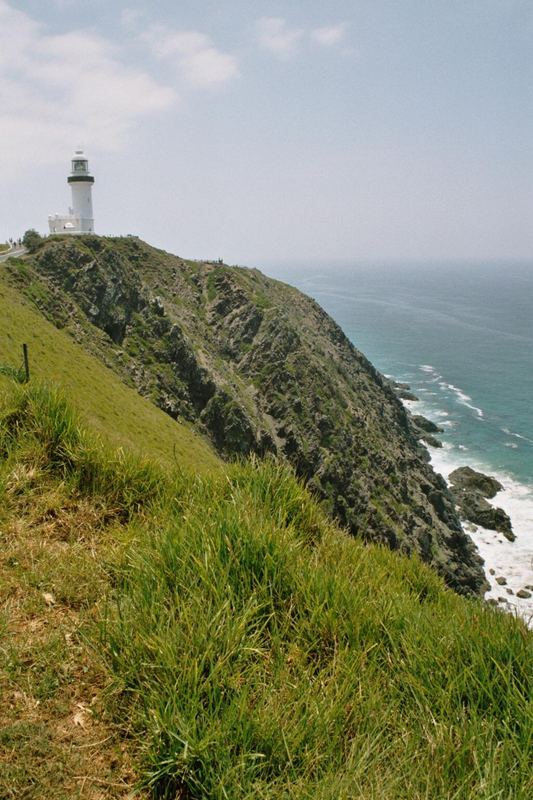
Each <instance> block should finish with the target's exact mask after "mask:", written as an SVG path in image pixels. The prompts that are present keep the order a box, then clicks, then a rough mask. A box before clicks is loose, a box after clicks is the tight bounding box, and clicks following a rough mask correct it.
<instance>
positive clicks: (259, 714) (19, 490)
mask: <svg viewBox="0 0 533 800" xmlns="http://www.w3.org/2000/svg"><path fill="white" fill-rule="evenodd" d="M5 409H6V411H5V412H4V415H3V417H2V423H1V424H0V458H1V459H2V466H1V467H0V486H2V487H3V491H4V495H5V497H4V500H5V502H4V504H3V509H4V510H3V512H2V513H3V514H4V515H5V514H6V513H8V512H9V507H10V504H11V505H12V506H13V510H15V509H16V510H17V513H18V514H19V516H20V514H21V509H26V513H30V511H29V510H28V509H30V508H32V507H33V506H34V505H35V503H37V504H38V505H39V504H40V503H42V502H43V501H42V499H39V498H41V497H42V492H43V488H42V487H43V486H47V487H48V489H47V492H48V494H47V498H48V499H47V502H46V507H48V508H49V507H50V506H52V507H53V508H55V512H56V515H57V517H56V521H55V523H54V525H56V526H57V519H61V516H62V509H63V508H67V509H68V502H69V498H74V500H75V502H76V503H77V504H79V503H80V502H82V501H83V503H88V504H90V507H91V508H92V509H93V512H94V513H97V519H98V522H97V523H94V524H93V525H92V528H94V530H95V531H96V534H93V536H92V540H91V541H92V547H93V549H94V548H96V552H97V553H99V556H98V557H97V559H96V561H93V564H96V563H98V564H99V570H98V571H97V574H98V576H99V583H98V584H97V585H96V586H94V585H93V587H92V589H90V590H89V589H88V586H87V584H88V583H89V584H90V570H87V567H86V565H85V566H84V564H85V561H84V559H89V557H90V556H89V553H88V552H86V553H85V555H84V556H82V555H81V551H80V552H78V550H77V549H76V548H77V547H82V546H83V542H84V537H85V536H87V533H84V534H80V533H76V532H77V531H80V530H86V528H83V527H82V528H80V527H79V523H77V524H76V525H72V526H71V527H70V528H68V529H69V530H70V534H69V535H70V539H69V542H70V545H69V547H70V551H69V552H70V557H69V559H68V561H64V562H62V564H63V566H62V568H59V567H57V566H56V567H55V568H54V566H53V559H50V558H46V557H44V556H41V558H40V559H37V558H36V557H35V556H33V557H32V559H29V560H28V563H27V565H26V567H25V568H24V575H25V578H24V580H25V581H26V585H28V586H29V587H32V586H34V585H35V584H38V587H39V591H48V590H50V591H53V592H55V594H56V595H57V598H56V600H57V603H58V605H59V603H60V602H61V603H63V604H65V605H66V606H68V607H69V608H72V607H73V603H74V604H75V602H76V588H75V586H73V585H72V584H71V580H72V579H70V578H69V575H68V574H67V575H66V576H65V575H62V572H63V571H66V572H67V573H68V565H69V564H72V565H73V566H72V569H73V571H74V572H75V573H76V574H77V575H82V576H83V575H85V578H84V579H83V580H82V579H81V578H77V579H76V580H75V584H80V586H82V585H84V584H85V589H84V591H83V594H82V598H83V599H82V600H81V601H80V602H79V604H78V605H79V607H80V608H87V609H88V610H89V611H88V613H87V617H86V622H85V628H84V631H85V633H84V641H86V642H92V645H91V652H92V653H94V654H95V657H96V658H97V660H98V663H99V664H101V670H102V674H104V675H106V676H107V677H106V680H105V681H104V684H107V686H106V689H105V696H106V698H107V700H106V703H107V714H108V715H110V717H111V719H113V721H114V725H115V726H118V727H119V728H120V730H122V731H123V734H124V735H125V736H127V738H126V739H125V746H127V747H129V748H132V751H133V752H134V753H135V759H136V764H137V774H138V775H139V777H140V782H141V784H142V785H143V786H144V787H145V791H146V792H147V793H148V795H149V796H151V797H153V798H187V800H189V799H190V798H216V799H217V800H218V798H220V799H221V800H222V798H231V800H241V799H242V800H244V798H246V799H248V798H249V800H252V798H254V800H255V799H256V798H258V799H259V800H266V799H267V798H268V799H269V800H274V798H275V799H276V800H278V798H287V800H303V799H304V798H305V799H306V800H307V799H308V798H309V800H311V798H313V800H338V799H339V798H341V799H342V798H345V799H346V800H348V798H350V799H351V798H361V799H362V798H365V800H366V798H373V799H375V800H467V799H468V800H470V799H471V800H474V798H476V800H479V799H481V800H526V798H528V799H529V798H530V797H531V796H532V792H533V778H532V776H533V770H532V767H533V763H532V755H533V741H532V737H533V725H532V707H531V678H532V667H531V665H532V637H531V634H530V633H529V632H528V631H527V629H526V628H525V626H524V624H523V623H522V622H520V621H519V620H516V619H514V618H512V617H511V616H509V615H506V614H505V613H504V612H502V611H500V610H498V609H494V608H492V607H490V606H487V605H485V604H483V603H482V602H481V601H469V600H466V599H463V598H461V597H459V596H457V595H455V594H453V593H452V592H450V591H448V590H446V589H445V588H444V585H443V583H442V582H441V580H440V579H439V578H438V577H437V576H436V575H435V574H434V573H433V572H432V571H431V570H429V569H428V568H426V567H425V566H424V565H422V564H421V563H420V562H419V561H417V560H416V559H407V558H405V557H400V556H398V555H397V554H394V553H392V552H390V551H388V550H385V549H381V548H379V547H375V546H374V547H372V546H363V545H362V544H361V543H359V542H357V541H356V540H354V539H352V538H350V537H348V536H346V535H345V534H343V533H342V532H341V531H339V530H338V529H336V528H335V527H334V526H333V525H332V524H331V522H329V521H328V520H327V519H326V518H325V516H324V515H323V513H322V511H321V510H320V509H319V507H318V506H317V505H316V503H315V502H314V500H313V499H312V498H311V497H310V495H309V494H308V493H307V491H306V490H305V489H304V488H303V486H302V485H301V484H300V483H299V482H298V481H297V480H296V479H295V478H294V476H293V474H292V473H291V472H290V470H288V469H287V468H285V467H282V466H280V465H279V464H277V463H275V462H274V461H266V462H264V463H261V462H258V461H251V462H245V463H241V464H236V465H233V466H231V467H229V468H228V470H227V474H222V473H220V472H218V473H214V474H211V475H205V476H203V477H201V476H194V475H191V474H187V473H184V472H179V473H171V472H169V471H168V470H167V471H162V470H161V468H160V467H157V466H154V465H151V464H150V463H147V462H145V461H139V460H138V459H135V458H131V457H129V456H125V455H123V454H122V455H119V456H117V455H116V454H114V453H113V452H112V451H110V450H106V449H102V448H101V447H99V446H96V445H95V444H94V442H93V440H92V439H91V437H90V436H89V435H88V434H87V433H86V432H85V431H84V430H83V429H82V428H81V427H80V425H79V423H78V421H77V419H76V417H75V416H74V415H73V414H72V412H71V411H70V410H69V408H68V405H66V404H65V402H64V400H63V399H62V398H61V396H59V395H57V393H55V392H50V391H48V390H47V389H46V388H44V387H37V386H31V385H30V386H16V385H13V386H12V387H11V388H10V394H9V399H8V402H7V403H5ZM39 487H41V488H39ZM50 492H55V493H56V495H57V500H56V502H55V503H54V502H52V501H51V500H50ZM13 504H14V505H13ZM6 507H7V509H8V511H7V512H6ZM31 513H33V512H31ZM22 516H24V515H23V514H22ZM41 517H42V514H40V516H39V518H41ZM4 527H5V526H4ZM31 530H32V526H31V525H30V526H29V527H28V537H30V538H31ZM54 530H55V528H54ZM106 531H107V533H106ZM110 537H111V540H112V542H113V546H112V547H111V548H110V547H109V541H110ZM67 538H68V537H67ZM99 540H101V544H98V541H99ZM106 543H107V544H106ZM76 552H78V555H79V556H80V560H79V562H77V561H76V560H75V559H74V558H73V557H72V556H73V554H75V553H76ZM20 553H21V554H20V555H19V556H18V558H19V559H20V560H22V559H23V551H22V550H21V551H20ZM12 558H14V556H13V557H12ZM15 560H16V559H15ZM12 569H13V570H16V569H22V568H21V567H17V566H16V565H15V566H13V567H12ZM17 574H18V573H17ZM62 587H63V588H62ZM98 587H99V588H98ZM98 598H99V599H98ZM103 598H105V602H104V600H103ZM37 601H38V599H35V600H34V602H37ZM86 646H87V645H86ZM61 647H62V645H61V643H60V642H59V641H57V640H56V639H54V638H53V636H51V637H50V638H49V640H48V644H47V649H46V648H45V649H44V650H42V653H43V654H42V656H38V655H37V653H35V652H34V654H33V656H32V659H33V662H35V663H36V664H38V666H39V669H38V674H39V676H42V678H39V680H40V683H35V681H34V683H33V684H32V686H33V693H34V695H35V694H40V697H41V698H42V700H41V702H42V703H51V702H53V701H54V698H56V700H55V702H57V697H58V696H59V695H61V692H62V691H64V689H62V686H63V682H64V678H63V677H62V676H61V675H59V676H56V674H55V673H54V670H53V669H52V670H50V669H49V664H50V663H55V662H56V661H57V660H58V659H59V660H62V659H64V658H65V656H63V655H62V654H61ZM58 648H59V649H58ZM19 662H20V659H19V661H18V662H17V660H16V659H13V663H14V664H15V666H14V667H13V674H12V677H11V680H13V681H14V680H18V679H19V678H18V677H17V676H18V675H19V672H20V668H19V667H18V666H17V664H18V663H19ZM17 670H19V672H18V671H17ZM56 671H57V670H56ZM13 735H16V732H15V733H14V734H13ZM0 744H1V742H0ZM34 749H35V753H36V755H35V758H36V759H37V758H40V759H42V755H40V753H41V749H42V748H40V745H39V744H38V740H37V739H36V744H35V748H34ZM37 751H38V752H37ZM27 752H28V755H27V758H28V759H29V760H30V761H31V759H32V758H33V757H34V756H33V755H32V750H31V749H28V751H27ZM51 757H53V756H51ZM57 758H58V759H60V758H65V753H64V752H63V751H62V750H61V751H60V753H59V754H58V755H57ZM17 763H18V765H19V767H20V763H19V762H17ZM39 763H41V762H39ZM40 768H41V767H39V769H40ZM47 780H49V778H47ZM49 794H50V792H49ZM58 795H59V792H58ZM43 796H45V795H43Z"/></svg>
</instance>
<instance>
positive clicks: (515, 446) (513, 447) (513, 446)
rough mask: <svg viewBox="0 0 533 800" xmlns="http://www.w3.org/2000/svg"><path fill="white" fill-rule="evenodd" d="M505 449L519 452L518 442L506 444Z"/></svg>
mask: <svg viewBox="0 0 533 800" xmlns="http://www.w3.org/2000/svg"><path fill="white" fill-rule="evenodd" d="M503 446H504V447H511V448H512V449H513V450H518V445H517V444H516V442H504V445H503Z"/></svg>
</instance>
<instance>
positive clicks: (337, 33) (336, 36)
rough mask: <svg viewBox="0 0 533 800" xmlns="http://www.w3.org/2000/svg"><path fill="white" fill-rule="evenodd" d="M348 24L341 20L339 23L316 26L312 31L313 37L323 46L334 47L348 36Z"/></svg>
mask: <svg viewBox="0 0 533 800" xmlns="http://www.w3.org/2000/svg"><path fill="white" fill-rule="evenodd" d="M346 28H347V25H346V23H345V22H339V23H338V24H337V25H327V26H326V27H324V28H315V29H314V30H312V31H311V33H310V36H311V39H312V40H313V41H314V42H316V43H317V44H319V45H321V46H322V47H332V46H333V45H336V44H340V42H342V41H343V40H344V38H345V36H346Z"/></svg>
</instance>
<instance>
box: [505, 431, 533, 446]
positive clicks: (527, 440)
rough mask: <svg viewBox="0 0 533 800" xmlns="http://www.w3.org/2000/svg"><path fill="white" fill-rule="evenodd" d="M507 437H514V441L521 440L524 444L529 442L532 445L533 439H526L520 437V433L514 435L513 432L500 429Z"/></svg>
mask: <svg viewBox="0 0 533 800" xmlns="http://www.w3.org/2000/svg"><path fill="white" fill-rule="evenodd" d="M501 430H502V431H503V432H504V433H506V434H507V436H514V437H515V439H522V440H523V441H524V442H529V443H530V444H533V439H528V438H527V436H522V434H521V433H515V432H514V431H510V430H509V428H502V429H501Z"/></svg>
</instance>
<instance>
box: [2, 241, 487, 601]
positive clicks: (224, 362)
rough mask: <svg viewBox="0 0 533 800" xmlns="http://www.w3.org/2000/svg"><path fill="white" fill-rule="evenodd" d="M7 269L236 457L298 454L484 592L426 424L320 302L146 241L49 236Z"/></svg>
mask: <svg viewBox="0 0 533 800" xmlns="http://www.w3.org/2000/svg"><path fill="white" fill-rule="evenodd" d="M7 269H8V270H9V276H10V280H11V281H12V282H13V283H14V284H16V285H17V286H18V288H19V289H21V290H22V291H23V292H24V293H25V295H26V296H27V297H28V298H30V299H31V300H32V301H33V302H34V303H35V305H36V306H37V307H38V308H39V309H40V310H41V312H42V313H43V314H45V316H47V318H48V319H49V320H51V321H53V322H54V324H55V325H56V326H58V327H61V328H65V329H66V330H67V331H68V332H69V333H70V334H71V335H72V336H73V337H74V338H75V340H76V341H77V342H79V343H80V344H81V345H82V346H83V347H84V348H85V349H86V350H88V351H89V352H90V353H92V354H93V355H96V356H98V357H99V358H100V359H101V360H102V361H103V362H104V363H105V364H106V365H107V366H109V367H111V368H112V369H113V370H114V371H115V372H116V373H117V374H118V375H120V376H121V377H122V379H123V380H124V381H126V382H127V383H129V384H130V385H131V386H133V387H135V388H136V389H137V391H138V392H140V393H141V394H142V395H144V396H145V397H147V398H149V399H150V400H151V401H152V402H153V403H155V404H156V405H157V406H159V407H160V408H161V409H163V410H164V411H165V412H166V413H167V414H169V415H170V416H172V417H174V418H175V419H181V420H186V421H187V420H188V421H189V422H191V423H193V425H194V426H196V427H197V428H198V429H199V430H200V431H202V432H205V433H207V434H208V435H209V437H210V439H211V440H212V442H213V443H214V445H215V447H216V448H217V450H218V451H219V452H220V453H221V454H222V455H224V456H226V457H231V456H239V455H246V454H249V453H257V454H259V455H266V454H268V453H272V454H274V455H276V456H278V457H280V458H281V459H283V460H286V461H288V462H290V463H291V464H292V465H293V466H294V468H295V470H296V472H297V474H298V475H299V476H301V477H303V478H304V479H305V480H306V481H307V484H308V486H309V487H310V488H311V489H312V491H313V492H314V493H315V495H317V496H318V497H319V498H320V499H321V500H322V501H323V503H324V505H325V506H326V507H327V509H328V510H329V512H330V513H331V514H332V515H333V516H334V517H336V518H338V519H339V520H340V522H341V523H342V524H343V525H344V526H346V527H347V528H348V529H349V530H350V531H351V532H352V533H353V534H354V535H356V536H358V537H361V538H362V539H364V540H367V541H373V542H382V543H384V544H386V545H388V546H389V547H390V548H392V549H394V550H399V551H401V552H404V553H412V552H416V553H418V554H419V555H420V557H421V558H422V559H423V560H424V561H426V562H427V563H429V564H431V565H433V566H434V567H435V568H436V569H437V570H438V571H439V573H440V574H441V575H442V576H443V577H444V578H445V580H446V582H447V583H448V585H450V586H451V587H453V588H454V589H456V590H457V591H458V592H460V593H465V594H468V593H479V592H480V591H481V590H482V589H483V587H484V575H483V571H482V566H481V561H480V559H479V557H478V556H477V554H476V551H475V548H474V545H473V543H472V542H471V540H470V538H469V537H468V536H467V535H466V534H465V533H464V531H463V530H462V528H461V525H460V523H459V520H458V518H457V516H456V513H455V510H454V506H453V502H452V499H451V497H450V495H449V493H448V491H447V489H446V486H445V483H444V481H443V480H442V479H441V478H440V477H439V476H437V475H436V474H435V473H434V472H433V470H432V469H431V467H430V465H429V464H428V462H427V453H426V451H425V450H424V448H423V447H422V446H421V444H420V443H419V441H418V435H419V432H418V431H417V429H416V426H414V425H413V423H412V422H411V420H410V418H409V415H408V414H407V412H406V411H405V410H404V408H403V406H402V404H401V402H400V401H399V400H398V398H397V397H396V395H395V394H394V392H393V390H392V388H391V387H390V386H389V384H388V382H387V381H386V380H385V379H384V378H383V376H381V375H380V374H379V373H378V372H377V371H376V369H375V368H374V367H373V366H372V365H371V364H370V362H369V361H368V360H367V359H366V358H365V357H364V355H362V354H361V353H360V352H359V351H358V350H357V349H356V348H355V347H354V346H353V345H352V344H351V343H350V342H349V341H348V339H347V338H346V336H345V335H344V334H343V332H342V331H341V329H340V328H339V327H338V326H337V325H336V324H335V323H334V322H333V320H332V319H331V318H330V317H328V315H327V314H326V313H325V312H324V311H323V310H322V309H321V308H320V307H319V306H318V305H317V303H315V302H314V301H313V300H311V299H310V298H308V297H306V296H305V295H303V294H302V293H301V292H299V291H297V290H296V289H294V288H292V287H290V286H287V285H285V284H282V283H280V282H278V281H274V280H272V279H269V278H267V277H265V276H264V275H263V274H261V273H260V272H259V271H257V270H250V269H243V268H238V267H229V266H226V265H224V264H219V263H209V262H196V261H186V260H184V259H181V258H178V257H177V256H173V255H170V254H168V253H165V252H162V251H160V250H156V249H154V248H152V247H149V246H148V245H146V244H145V243H143V242H141V241H140V240H138V239H136V238H133V237H127V238H101V237H96V236H85V237H83V238H77V239H59V238H57V239H56V238H54V239H50V240H47V241H46V242H45V243H44V244H43V245H42V246H41V247H40V249H39V250H38V251H37V252H36V253H35V254H33V255H32V256H30V257H28V258H26V259H24V260H18V261H17V260H12V261H11V262H10V263H9V265H8V267H7ZM73 369H75V365H73Z"/></svg>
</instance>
